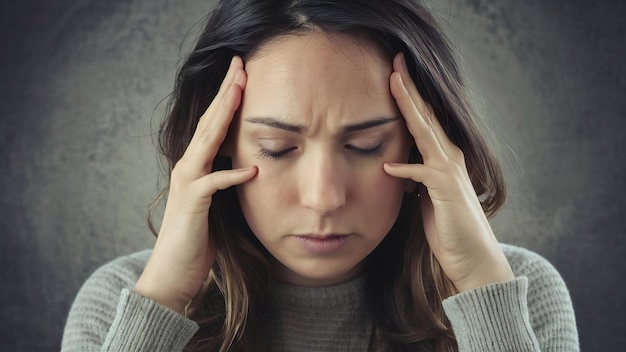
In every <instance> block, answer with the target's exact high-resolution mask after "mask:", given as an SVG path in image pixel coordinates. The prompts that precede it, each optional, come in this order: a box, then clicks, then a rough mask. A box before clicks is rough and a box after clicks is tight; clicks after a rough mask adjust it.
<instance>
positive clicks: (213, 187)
mask: <svg viewBox="0 0 626 352" xmlns="http://www.w3.org/2000/svg"><path fill="white" fill-rule="evenodd" d="M257 173H258V168H257V167H256V166H249V167H245V168H241V169H233V170H221V171H216V172H212V173H210V174H208V175H206V176H204V177H202V178H200V179H198V180H197V181H196V185H195V186H196V187H198V188H200V189H203V190H205V191H204V192H203V193H204V194H206V195H207V196H213V194H215V192H217V191H221V190H225V189H227V188H229V187H232V186H236V185H239V184H242V183H244V182H248V181H250V180H251V179H252V178H254V177H255V176H256V175H257Z"/></svg>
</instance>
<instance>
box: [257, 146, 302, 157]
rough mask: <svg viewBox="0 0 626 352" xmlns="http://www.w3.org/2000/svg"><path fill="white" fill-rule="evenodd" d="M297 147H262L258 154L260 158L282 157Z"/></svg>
mask: <svg viewBox="0 0 626 352" xmlns="http://www.w3.org/2000/svg"><path fill="white" fill-rule="evenodd" d="M296 149H298V148H297V147H291V148H287V149H283V150H278V151H275V150H271V149H267V148H263V147H262V148H261V150H259V154H258V155H257V156H258V157H260V158H267V159H280V158H282V157H284V156H286V155H287V154H289V152H291V151H293V150H296Z"/></svg>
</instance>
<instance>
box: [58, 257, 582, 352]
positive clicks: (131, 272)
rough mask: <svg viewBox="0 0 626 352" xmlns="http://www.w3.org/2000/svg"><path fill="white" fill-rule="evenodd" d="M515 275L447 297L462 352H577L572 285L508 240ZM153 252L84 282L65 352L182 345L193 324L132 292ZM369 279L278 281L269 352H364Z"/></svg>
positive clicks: (119, 262)
mask: <svg viewBox="0 0 626 352" xmlns="http://www.w3.org/2000/svg"><path fill="white" fill-rule="evenodd" d="M502 248H503V250H504V253H505V254H506V256H507V258H508V260H509V263H510V264H511V267H512V268H513V272H514V273H515V275H516V278H515V279H514V280H512V281H509V282H505V283H498V284H492V285H488V286H484V287H480V288H478V289H475V290H472V291H468V292H464V293H461V294H458V295H455V296H452V297H450V298H448V299H446V300H444V302H443V305H444V309H445V312H446V315H447V316H448V318H449V319H450V322H451V323H452V328H453V330H454V333H455V335H456V338H457V341H458V344H459V351H461V352H466V351H480V352H484V351H516V352H518V351H578V350H579V346H578V334H577V330H576V322H575V318H574V312H573V309H572V302H571V300H570V296H569V293H568V291H567V287H566V286H565V283H564V282H563V280H562V278H561V276H560V275H559V273H558V272H557V271H556V270H555V269H554V267H553V266H552V265H551V264H550V263H548V262H547V261H546V260H545V259H544V258H542V257H540V256H539V255H537V254H535V253H533V252H530V251H528V250H525V249H522V248H519V247H514V246H510V245H502ZM149 255H150V251H148V250H146V251H142V252H137V253H134V254H131V255H129V256H125V257H120V258H118V259H116V260H114V261H112V262H110V263H108V264H106V265H104V266H102V267H101V268H100V269H98V270H97V271H96V272H95V273H94V274H93V275H92V276H91V277H90V278H89V279H88V280H87V281H86V282H85V284H84V285H83V287H82V288H81V290H80V292H79V293H78V295H77V297H76V299H75V301H74V303H73V305H72V308H71V311H70V313H69V316H68V320H67V324H66V326H65V333H64V335H63V343H62V347H61V350H62V351H63V352H74V351H76V352H78V351H80V352H85V351H115V352H118V351H126V352H141V351H146V352H147V351H150V352H155V351H163V352H165V351H168V352H169V351H182V349H183V347H184V346H185V345H186V344H187V342H188V341H189V340H190V339H191V337H192V336H193V335H194V333H195V332H196V331H197V329H198V326H197V325H196V323H195V322H194V321H192V320H189V319H187V318H186V317H184V316H182V315H180V314H178V313H176V312H174V311H172V310H170V309H168V308H167V307H165V306H162V305H160V304H158V303H156V302H154V301H151V300H149V299H147V298H145V297H142V296H140V295H138V294H136V293H134V292H133V291H131V288H132V287H133V286H134V284H135V282H136V281H137V279H138V278H139V275H140V274H141V272H142V271H143V268H144V266H145V264H146V262H147V260H148V257H149ZM363 283H364V282H363V278H358V279H356V280H353V281H351V282H347V283H344V284H341V285H338V286H333V287H325V288H308V287H294V286H290V285H285V284H279V283H272V297H273V298H272V300H271V302H269V304H270V305H271V311H272V312H276V314H275V315H274V316H273V317H272V320H271V323H270V324H269V326H268V328H267V329H266V330H267V331H268V336H267V340H268V343H269V344H270V345H269V346H267V347H269V350H271V351H307V352H309V351H348V350H349V351H366V350H367V347H368V345H367V344H368V340H369V334H368V333H367V331H368V328H369V327H370V326H371V322H368V321H367V320H365V321H363V320H362V319H360V318H359V313H361V312H365V311H366V310H367V307H366V306H365V305H364V302H365V296H364V294H363Z"/></svg>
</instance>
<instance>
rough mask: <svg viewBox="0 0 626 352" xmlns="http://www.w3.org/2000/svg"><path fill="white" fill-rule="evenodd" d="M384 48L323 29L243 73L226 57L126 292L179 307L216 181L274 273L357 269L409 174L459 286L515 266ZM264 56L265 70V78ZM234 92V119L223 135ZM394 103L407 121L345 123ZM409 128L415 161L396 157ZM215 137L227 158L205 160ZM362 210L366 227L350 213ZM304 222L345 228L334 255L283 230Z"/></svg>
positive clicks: (320, 276) (318, 275)
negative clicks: (234, 195)
mask: <svg viewBox="0 0 626 352" xmlns="http://www.w3.org/2000/svg"><path fill="white" fill-rule="evenodd" d="M288 46H290V47H288ZM305 54H308V55H305ZM296 59H299V60H300V61H298V60H296ZM255 60H256V63H255ZM302 60H309V61H307V65H304V64H303V63H304V61H302ZM384 61H385V60H384V59H383V56H382V55H381V54H380V53H379V52H378V51H377V49H376V47H375V46H373V45H372V44H371V43H368V42H365V41H359V40H356V39H354V38H351V37H346V36H342V35H338V34H336V35H335V34H334V35H332V36H328V35H326V34H323V33H319V32H313V33H310V34H306V35H302V36H297V37H296V36H286V37H281V38H280V40H277V41H272V42H269V43H267V44H265V45H264V46H263V47H261V48H260V51H259V52H258V53H257V55H256V56H255V57H253V58H251V59H250V60H249V62H248V63H247V67H246V70H247V71H248V73H246V71H244V65H243V62H242V60H241V59H240V58H238V57H235V58H233V61H232V63H231V67H230V69H229V71H228V73H227V75H226V77H225V79H224V82H223V83H222V86H221V87H220V91H219V92H218V94H217V96H216V98H215V99H214V101H213V102H212V103H211V105H210V106H209V107H208V109H207V110H206V112H205V113H204V114H203V116H202V117H201V119H200V121H199V123H198V126H197V129H196V132H195V134H194V137H193V139H192V141H191V143H190V145H189V147H188V149H187V150H186V151H185V153H184V155H183V157H182V158H181V160H180V161H179V162H178V163H177V164H176V166H175V168H174V170H173V171H172V174H171V179H170V190H169V197H168V203H167V205H166V209H165V213H164V218H163V223H162V226H161V229H160V232H159V236H158V239H157V242H156V244H155V247H154V250H153V252H152V255H151V257H150V259H149V261H148V263H147V265H146V268H145V269H144V272H143V273H142V275H141V277H140V278H139V280H138V282H137V284H136V286H135V288H134V290H135V292H137V293H139V294H141V295H144V296H146V297H148V298H151V299H153V300H155V301H157V302H159V303H161V304H164V305H166V306H168V307H170V308H172V309H173V310H175V311H178V312H182V311H183V309H184V307H185V305H186V304H187V303H188V302H189V301H190V300H191V298H192V297H193V296H194V295H195V294H196V293H197V292H198V290H199V288H200V285H201V283H202V280H204V279H205V278H206V276H207V274H208V271H209V269H210V267H211V265H212V264H213V261H214V259H215V250H214V248H213V246H212V245H211V236H210V234H209V233H208V224H207V214H208V212H209V209H210V206H211V199H212V195H213V194H214V193H215V192H217V191H218V190H220V189H225V188H228V187H231V186H237V185H238V186H237V187H238V194H239V197H240V199H241V201H242V209H243V210H244V215H246V219H247V221H248V222H249V224H250V226H251V228H252V229H253V231H254V232H255V234H256V235H257V236H258V237H259V239H260V240H261V242H262V243H263V244H264V245H265V246H266V247H267V248H268V250H269V251H270V252H271V253H272V254H273V255H274V256H275V257H276V263H275V265H274V275H275V276H276V277H277V278H279V279H281V280H283V281H286V282H291V283H295V284H304V285H332V284H336V283H339V282H343V281H346V280H349V279H350V278H352V277H354V276H355V275H358V273H359V272H360V265H359V264H360V263H361V261H362V259H363V258H364V257H365V255H367V253H369V252H370V251H371V250H372V249H373V248H374V247H375V246H376V244H377V243H378V242H380V241H381V240H382V238H383V237H384V235H385V234H386V231H388V229H389V228H390V226H391V224H392V219H395V216H397V210H398V206H399V200H400V199H401V195H402V192H404V191H405V190H407V189H410V188H411V184H412V183H413V182H415V183H419V184H421V185H420V188H421V189H420V194H421V195H422V196H421V202H422V217H423V221H424V230H425V233H426V238H427V240H428V243H429V246H430V247H431V250H432V251H433V253H434V255H435V256H436V258H437V259H438V261H439V263H440V264H441V266H442V268H443V270H444V272H445V274H446V275H447V276H448V278H449V279H450V280H451V281H452V282H453V283H454V284H455V286H456V288H457V289H458V290H459V291H460V292H463V291H467V290H471V289H474V288H477V287H480V286H483V285H487V284H490V283H494V282H503V281H508V280H511V279H512V278H513V273H512V271H511V268H510V266H509V264H508V262H507V261H506V258H505V256H504V254H503V253H502V250H501V249H500V247H499V245H498V243H497V241H496V239H495V236H494V235H493V232H492V230H491V228H490V226H489V223H488V221H487V218H486V216H485V214H484V212H483V211H482V209H481V207H480V202H479V201H478V199H477V197H476V194H475V191H474V189H473V187H472V184H471V181H470V178H469V176H468V173H467V168H466V167H465V161H464V157H463V153H462V151H461V150H460V149H459V148H458V147H456V146H455V145H454V144H453V143H452V142H451V141H450V140H449V139H448V137H447V136H446V135H445V133H444V132H443V129H442V128H441V126H440V124H439V122H438V120H437V118H436V117H435V116H434V114H433V112H432V109H431V108H430V107H429V106H428V104H426V103H425V102H424V101H423V100H422V98H421V97H420V95H419V93H418V91H417V89H416V88H415V85H414V83H413V82H412V80H411V78H410V76H409V74H408V70H407V68H406V66H405V61H404V58H403V56H402V54H398V55H396V57H395V58H394V60H393V62H392V63H385V62H384ZM263 63H264V65H261V64H263ZM264 70H265V72H270V71H272V72H273V73H274V75H272V76H273V77H269V76H268V75H265V76H266V77H265V78H263V76H264V75H263V72H264ZM383 78H384V80H383ZM263 79H265V81H263ZM270 93H274V94H275V95H272V94H270ZM242 100H243V105H241V109H240V114H238V116H237V118H235V124H234V125H233V130H234V131H236V133H234V134H233V136H232V137H231V138H229V139H228V141H227V142H226V143H224V140H225V139H226V134H227V132H228V129H229V126H230V125H231V121H233V117H234V115H235V114H236V111H237V109H238V108H239V107H240V104H241V103H242ZM268 102H270V103H269V104H268ZM398 113H399V114H400V116H402V117H403V119H404V123H400V122H401V121H398V120H395V121H393V122H389V123H386V124H384V126H377V127H372V128H368V129H367V131H365V130H362V131H359V132H357V133H355V134H346V133H342V129H343V127H345V126H347V125H352V124H354V123H359V122H362V121H367V120H372V118H374V119H376V118H377V117H381V116H386V117H393V116H398ZM255 117H272V118H274V119H275V120H280V121H281V122H287V123H289V124H292V125H300V126H301V127H303V128H302V131H300V132H301V133H287V131H282V130H281V131H277V130H280V129H277V128H273V127H270V126H267V124H266V123H259V120H257V121H256V122H251V121H246V119H251V118H255ZM265 122H267V120H266V121H265ZM405 124H406V125H405ZM405 126H406V127H405ZM406 130H408V132H409V133H410V139H412V141H413V142H415V144H416V145H417V147H418V149H419V152H420V153H421V155H422V157H423V164H405V163H404V161H405V160H406V158H407V155H408V145H409V143H408V139H407V138H405V136H407V134H406ZM265 138H269V139H265ZM380 139H382V140H385V142H384V143H386V144H385V148H384V151H383V152H382V154H381V153H378V154H377V155H376V156H368V157H364V156H362V155H356V154H353V151H354V150H353V149H351V148H352V147H354V146H355V145H356V144H357V142H359V143H360V142H363V143H365V142H371V141H376V143H378V141H379V140H380ZM265 142H267V143H265ZM370 146H371V145H370ZM260 147H261V149H266V150H268V149H270V148H272V149H273V148H276V150H278V149H281V148H283V147H287V148H293V147H295V149H291V150H290V151H289V152H288V153H287V154H285V155H284V156H283V157H282V158H280V159H276V160H274V159H271V158H267V155H266V157H260V155H262V154H263V153H260V152H259V148H260ZM220 148H222V151H223V152H224V153H226V154H230V156H231V157H232V158H233V164H234V169H233V170H222V171H218V172H214V173H210V170H211V165H212V162H213V159H214V158H215V155H216V154H217V153H218V151H219V150H220ZM266 154H267V153H266ZM361 193H363V194H361ZM366 195H367V196H369V198H368V197H366ZM372 200H375V201H376V202H379V203H374V202H372ZM396 201H397V203H394V202H396ZM383 205H384V206H385V207H383ZM273 207H275V208H276V211H275V210H274V209H272V208H273ZM267 208H269V209H267ZM374 209H375V210H378V211H377V212H374V213H372V212H373V211H374ZM279 210H280V211H279ZM277 214H278V215H277ZM265 216H268V218H267V219H266V218H265ZM370 217H371V219H370ZM375 219H376V220H377V221H374V220H375ZM365 220H367V224H368V225H369V227H368V226H363V225H362V224H361V223H360V222H363V221H365ZM370 220H371V221H370ZM270 221H273V222H274V223H273V224H272V223H270ZM370 227H371V228H370ZM272 228H273V229H274V230H273V229H272ZM303 232H308V233H318V234H326V233H329V232H340V233H346V234H350V236H349V239H348V240H347V241H346V243H345V245H344V246H343V247H341V253H339V254H341V255H329V256H319V255H312V254H311V253H307V252H306V251H304V252H303V251H302V248H299V247H298V245H297V244H296V243H294V241H293V238H291V237H290V235H293V234H301V233H303Z"/></svg>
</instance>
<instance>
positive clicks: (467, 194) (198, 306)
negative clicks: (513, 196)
mask: <svg viewBox="0 0 626 352" xmlns="http://www.w3.org/2000/svg"><path fill="white" fill-rule="evenodd" d="M161 137H162V150H163V153H164V154H165V156H166V158H167V160H168V162H169V166H170V168H169V170H170V182H169V192H168V197H167V204H166V209H165V213H164V218H163V223H162V224H161V227H160V229H159V232H158V238H157V241H156V244H155V247H154V249H153V250H152V251H148V252H141V253H137V254H134V255H131V256H128V257H123V258H120V259H118V260H116V261H114V262H112V263H110V264H108V265H106V266H104V267H103V268H101V269H100V270H98V271H97V272H96V273H95V274H94V275H93V276H92V278H90V280H88V282H87V283H85V285H84V287H83V288H82V289H81V292H80V293H79V295H78V297H77V299H76V301H75V303H74V305H73V308H72V311H71V312H70V316H69V319H68V323H67V326H66V332H65V336H64V341H63V350H65V351H74V350H76V351H78V350H81V351H84V350H100V349H102V350H107V351H109V350H110V351H181V350H185V351H226V350H233V351H262V350H271V351H274V350H277V351H329V350H341V351H346V350H350V351H352V350H355V351H366V350H381V351H504V350H508V351H539V350H558V351H571V350H577V349H578V340H577V333H576V326H575V321H574V315H573V311H572V306H571V302H570V299H569V296H568V293H567V289H566V287H565V285H564V283H563V281H562V279H561V278H560V276H559V275H558V273H557V272H556V271H555V270H554V268H552V266H550V265H549V264H548V263H547V262H546V261H545V260H543V259H542V258H540V257H539V256H537V255H536V254H533V253H530V252H528V251H526V250H523V249H520V248H517V247H513V246H506V245H502V246H501V245H500V244H498V242H497V241H496V239H495V236H494V235H493V232H492V230H491V228H490V226H489V223H488V221H487V216H490V215H493V214H494V213H495V212H496V211H497V209H498V208H499V207H500V206H501V204H502V203H503V201H504V185H503V181H502V177H501V173H500V170H499V167H498V165H497V162H496V160H495V159H494V157H493V155H492V154H491V152H490V151H489V149H488V147H487V145H486V143H485V142H484V140H483V139H482V138H481V136H480V131H479V130H478V128H477V127H476V125H475V123H474V121H473V119H472V114H471V111H470V108H469V106H468V103H467V99H466V97H465V93H464V87H463V82H462V80H461V78H460V76H459V72H458V69H457V66H456V64H455V61H454V55H453V53H452V51H451V49H450V47H449V44H448V42H447V40H446V38H445V37H444V35H443V34H442V33H441V31H440V29H439V27H438V26H437V24H436V23H435V20H434V19H433V17H432V15H431V14H430V13H429V12H428V10H427V9H426V8H425V7H424V6H423V5H421V4H419V3H417V2H416V1H409V0H404V1H402V0H397V1H371V0H362V1H309V0H295V1H294V0H292V1H271V2H270V1H222V2H221V3H220V4H219V5H218V7H217V8H216V10H215V11H214V12H213V14H212V15H211V16H210V17H209V19H208V22H207V25H206V27H205V29H204V31H203V33H202V35H201V37H200V39H199V40H198V43H197V45H196V47H195V49H194V50H193V52H192V53H191V54H190V55H189V57H188V58H187V60H186V62H185V64H184V65H183V66H182V67H181V69H180V71H179V74H178V79H177V82H176V88H175V92H174V95H173V97H172V105H171V109H170V113H169V116H168V119H167V120H166V121H165V122H164V125H163V127H162V129H161ZM120 292H121V296H120Z"/></svg>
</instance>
